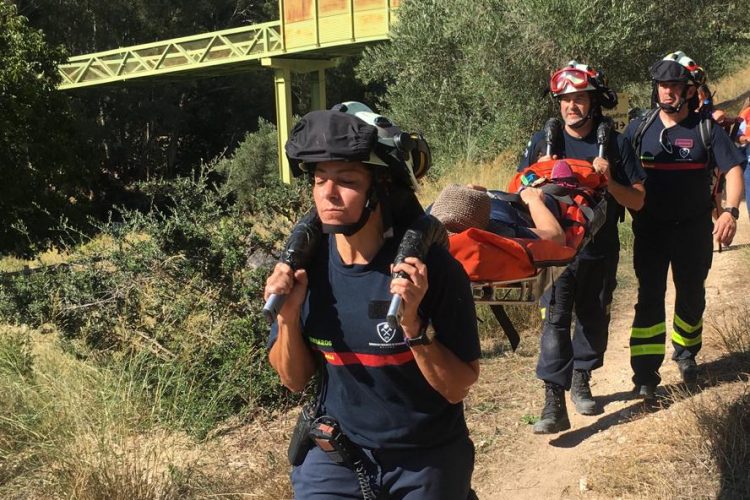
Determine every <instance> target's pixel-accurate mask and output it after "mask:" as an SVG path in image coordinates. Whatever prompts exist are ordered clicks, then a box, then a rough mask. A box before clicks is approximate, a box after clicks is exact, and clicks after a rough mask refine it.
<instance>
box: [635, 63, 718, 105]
mask: <svg viewBox="0 0 750 500" xmlns="http://www.w3.org/2000/svg"><path fill="white" fill-rule="evenodd" d="M649 73H651V81H652V84H653V92H652V101H653V104H654V105H658V106H659V107H660V108H662V109H663V110H664V111H666V112H667V113H677V112H679V111H680V109H681V108H682V106H683V105H684V104H685V102H688V106H689V108H690V109H691V110H693V109H696V108H697V107H698V105H699V102H698V101H699V99H698V96H697V92H696V94H695V95H694V97H692V98H691V99H689V100H688V99H687V88H688V86H690V85H693V86H695V87H696V88H697V87H699V86H701V85H705V83H706V72H705V71H704V70H703V68H702V67H700V66H698V64H697V63H696V62H695V61H694V60H692V59H691V58H690V57H688V56H687V55H686V54H685V53H684V52H682V51H681V50H678V51H677V52H672V53H670V54H667V55H666V56H664V57H663V58H662V59H661V60H659V61H657V62H655V63H654V64H653V65H652V66H651V68H650V69H649ZM659 82H677V83H683V84H684V85H685V87H684V88H683V89H682V95H681V96H680V101H679V102H678V103H677V105H676V106H672V105H671V104H662V103H661V102H659V96H658V93H657V89H656V87H657V85H658V83H659Z"/></svg>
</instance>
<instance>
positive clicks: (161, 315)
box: [0, 167, 307, 435]
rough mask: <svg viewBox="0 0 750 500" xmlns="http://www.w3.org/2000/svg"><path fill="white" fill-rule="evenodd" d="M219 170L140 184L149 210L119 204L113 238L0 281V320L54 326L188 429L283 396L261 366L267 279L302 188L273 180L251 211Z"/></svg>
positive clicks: (203, 428)
mask: <svg viewBox="0 0 750 500" xmlns="http://www.w3.org/2000/svg"><path fill="white" fill-rule="evenodd" d="M215 176H216V173H215V170H214V169H213V168H211V167H207V168H206V169H205V170H203V171H201V172H200V173H198V175H196V176H195V177H192V178H178V179H176V180H171V181H153V182H150V183H147V184H143V185H142V186H141V190H142V191H143V193H145V194H146V195H148V197H149V199H150V200H151V208H150V210H148V211H146V212H142V211H128V210H123V211H122V212H121V213H120V214H119V217H118V220H117V221H114V220H113V221H110V222H108V223H106V224H103V225H102V226H101V233H102V234H103V235H104V236H106V238H108V239H109V240H110V241H111V244H110V245H108V246H102V247H100V248H98V250H97V251H96V252H89V253H85V254H75V253H74V258H73V260H72V261H71V262H69V263H67V264H66V265H62V266H57V267H51V268H46V269H43V270H40V271H38V272H34V273H32V274H30V275H28V276H27V275H23V274H16V275H11V276H6V277H0V280H2V281H3V283H2V285H3V286H2V287H0V318H2V319H4V320H6V321H10V322H13V323H16V324H21V323H25V324H30V325H32V326H40V325H42V324H45V323H52V324H54V325H56V326H57V328H58V329H59V331H60V334H61V336H62V338H63V341H64V345H65V347H66V349H68V350H69V351H70V352H72V353H75V354H76V355H77V356H79V357H81V358H87V359H90V360H91V361H93V362H95V363H99V364H103V365H112V364H113V363H122V366H123V367H125V368H126V369H127V370H129V371H131V372H132V373H133V374H135V375H137V376H138V378H140V379H141V380H143V381H144V390H145V391H147V392H150V393H151V396H153V397H155V396H156V395H157V393H158V397H155V400H157V401H158V405H157V407H156V411H157V413H158V417H159V418H160V419H161V421H162V422H164V423H166V424H170V425H177V426H180V427H184V428H187V429H189V430H191V431H192V432H194V433H195V434H196V435H205V434H206V433H207V432H208V431H209V430H210V429H211V428H212V427H213V426H215V425H216V423H217V422H219V421H221V420H223V419H225V418H226V417H228V416H230V415H235V414H238V413H243V412H252V411H253V410H254V408H255V407H257V406H259V405H263V406H273V405H274V404H278V403H280V402H283V401H285V397H286V392H285V391H283V390H282V389H281V388H280V386H279V384H278V381H277V379H276V378H275V376H274V375H273V373H272V371H271V369H270V367H269V366H268V363H267V361H266V354H265V345H266V341H267V335H268V325H267V324H266V323H265V320H264V319H263V316H262V314H261V307H262V293H263V283H264V280H265V276H266V275H267V273H268V265H270V264H272V263H273V262H274V258H273V257H272V255H273V253H274V252H275V250H276V249H277V245H278V244H279V241H280V240H281V236H282V235H283V234H285V232H286V231H288V229H289V227H290V226H291V221H293V220H295V219H296V218H297V216H298V215H297V214H298V213H299V212H300V211H302V210H305V209H306V208H307V205H306V203H307V202H306V198H305V196H303V195H302V194H301V191H302V190H301V189H300V188H299V187H294V186H293V187H289V186H284V185H281V184H280V183H278V181H274V182H275V184H269V185H265V190H266V191H265V193H266V194H265V195H257V196H265V198H263V199H260V198H258V199H256V202H257V203H258V206H262V207H263V210H262V211H260V210H258V211H257V212H256V213H252V214H250V213H247V212H245V211H243V210H241V208H240V207H239V206H238V205H237V204H233V203H232V202H231V199H230V195H229V194H227V193H225V192H223V191H222V190H221V189H219V188H218V187H217V185H216V184H215V183H214V181H213V180H212V179H213V178H215ZM281 199H283V200H285V201H284V202H283V203H281V202H279V201H278V200H281ZM264 200H265V201H264ZM259 256H260V257H259ZM249 260H251V261H253V262H255V264H253V265H252V266H250V265H248V261H249Z"/></svg>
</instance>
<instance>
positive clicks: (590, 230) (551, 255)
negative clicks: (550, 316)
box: [449, 159, 607, 350]
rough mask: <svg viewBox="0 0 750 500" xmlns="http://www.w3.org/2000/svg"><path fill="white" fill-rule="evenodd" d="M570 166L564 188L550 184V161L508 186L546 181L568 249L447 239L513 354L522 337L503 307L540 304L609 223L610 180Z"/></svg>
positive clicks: (526, 241) (467, 235)
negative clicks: (527, 180) (531, 178)
mask: <svg viewBox="0 0 750 500" xmlns="http://www.w3.org/2000/svg"><path fill="white" fill-rule="evenodd" d="M566 161H567V162H568V163H569V164H570V166H571V169H572V170H573V173H574V174H575V177H576V179H575V180H576V182H575V185H570V184H568V185H566V186H560V185H559V184H555V183H554V182H550V181H548V179H549V175H550V171H551V169H552V166H553V164H554V163H555V161H554V160H551V161H546V162H539V163H536V164H534V165H531V166H530V167H529V168H528V169H526V170H524V171H523V172H520V173H519V174H517V175H516V177H514V179H513V180H512V181H511V183H510V184H509V186H508V192H510V193H515V192H516V191H517V190H518V189H519V187H520V186H521V182H522V178H523V177H524V176H525V175H526V176H528V172H530V171H531V172H533V173H534V174H535V176H536V177H537V178H539V179H541V180H542V184H540V186H541V189H542V190H543V191H545V192H550V193H555V194H556V196H558V197H559V198H560V201H559V203H560V208H561V216H560V218H559V221H560V224H561V225H562V226H563V229H564V231H565V239H566V241H565V245H560V244H558V243H555V242H552V241H547V240H540V239H530V238H512V237H507V236H500V235H498V234H495V233H492V232H489V231H485V230H482V229H477V228H470V229H468V230H466V231H463V232H461V233H458V234H453V235H451V236H450V237H449V242H450V252H451V254H452V255H453V256H454V257H455V258H456V259H457V260H458V261H459V262H461V264H462V265H463V267H464V269H465V270H466V273H467V274H468V276H469V279H470V280H471V286H472V294H473V296H474V301H475V303H477V304H485V305H489V306H490V308H491V309H492V312H493V313H494V315H495V317H496V318H497V320H498V322H499V323H500V325H501V326H502V328H503V330H504V331H505V334H506V336H507V337H508V340H509V341H510V343H511V346H512V348H513V350H515V349H516V348H517V346H518V343H519V342H520V336H519V335H518V332H517V331H516V329H515V327H513V325H512V323H511V321H510V319H509V318H508V316H507V314H506V313H505V310H504V308H503V306H506V305H534V304H536V303H537V302H538V301H539V299H540V298H541V296H542V294H543V293H544V291H545V290H546V289H547V288H548V287H549V286H551V284H552V283H553V282H554V280H555V279H556V278H557V277H558V276H559V275H560V274H561V273H562V271H563V270H564V269H565V267H566V266H567V265H568V264H569V263H571V262H572V261H573V260H574V259H575V257H576V255H577V254H578V252H579V250H580V249H581V248H583V247H584V246H585V245H586V243H588V242H589V241H590V240H591V238H592V237H593V236H594V235H595V234H596V232H597V231H598V230H599V229H600V228H601V227H602V225H603V224H604V222H605V221H606V215H607V199H606V197H605V192H606V178H605V177H603V176H600V175H599V174H596V173H595V172H594V170H593V168H592V166H591V164H590V163H588V162H586V161H582V160H573V159H570V160H566ZM544 182H547V184H543V183H544ZM545 186H547V187H545Z"/></svg>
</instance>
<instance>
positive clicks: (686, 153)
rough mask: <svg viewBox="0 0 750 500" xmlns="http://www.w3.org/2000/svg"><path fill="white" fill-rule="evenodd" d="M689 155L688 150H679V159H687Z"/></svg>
mask: <svg viewBox="0 0 750 500" xmlns="http://www.w3.org/2000/svg"><path fill="white" fill-rule="evenodd" d="M689 155H690V150H689V149H688V148H680V157H682V158H683V159H684V158H687V157H688V156H689Z"/></svg>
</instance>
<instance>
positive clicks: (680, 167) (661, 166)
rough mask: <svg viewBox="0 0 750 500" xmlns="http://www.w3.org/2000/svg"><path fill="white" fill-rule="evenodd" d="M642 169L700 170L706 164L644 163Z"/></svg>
mask: <svg viewBox="0 0 750 500" xmlns="http://www.w3.org/2000/svg"><path fill="white" fill-rule="evenodd" d="M643 168H653V169H654V170H700V169H702V168H706V164H705V163H696V162H684V163H660V162H645V161H644V162H643Z"/></svg>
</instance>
